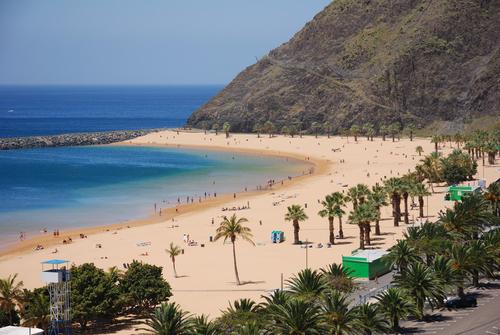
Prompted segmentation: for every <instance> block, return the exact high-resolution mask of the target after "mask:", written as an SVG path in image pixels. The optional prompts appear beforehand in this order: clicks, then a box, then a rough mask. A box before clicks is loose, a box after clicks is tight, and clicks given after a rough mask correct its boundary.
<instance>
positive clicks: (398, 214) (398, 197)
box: [396, 194, 401, 226]
mask: <svg viewBox="0 0 500 335" xmlns="http://www.w3.org/2000/svg"><path fill="white" fill-rule="evenodd" d="M396 217H397V219H398V226H399V221H401V195H399V194H397V195H396Z"/></svg>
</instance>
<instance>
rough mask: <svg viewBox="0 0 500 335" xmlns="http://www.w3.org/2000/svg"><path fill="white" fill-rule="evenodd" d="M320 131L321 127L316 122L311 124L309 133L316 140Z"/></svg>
mask: <svg viewBox="0 0 500 335" xmlns="http://www.w3.org/2000/svg"><path fill="white" fill-rule="evenodd" d="M320 130H321V125H320V124H319V123H318V122H313V123H311V131H312V132H313V133H314V137H315V138H318V132H319V131H320Z"/></svg>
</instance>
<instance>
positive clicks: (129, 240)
mask: <svg viewBox="0 0 500 335" xmlns="http://www.w3.org/2000/svg"><path fill="white" fill-rule="evenodd" d="M118 145H148V146H150V145H155V146H169V147H182V148H187V147H196V148H199V149H206V150H225V151H230V152H251V153H254V154H258V155H280V156H286V157H290V158H294V159H301V160H305V161H308V162H310V163H312V164H314V165H315V169H314V173H312V174H310V175H305V176H303V177H299V178H295V179H293V180H291V181H288V180H287V181H285V182H284V183H283V185H281V184H280V183H278V185H276V186H275V187H273V188H272V189H267V190H263V191H256V192H247V193H245V192H243V193H238V194H236V198H234V196H233V195H232V194H231V195H225V196H219V197H218V198H217V200H210V201H204V202H202V203H195V204H193V205H185V206H181V207H179V208H178V212H176V211H175V208H170V209H169V210H167V212H164V213H165V214H164V215H163V216H162V217H158V216H155V217H151V218H147V219H145V220H142V221H139V222H128V223H124V224H115V225H110V226H107V227H96V228H92V229H85V230H75V231H72V232H61V235H60V238H58V239H56V238H53V237H52V236H42V237H40V238H38V239H36V240H30V241H24V242H19V243H18V244H17V245H16V246H14V247H13V248H12V249H10V250H7V251H5V252H4V253H3V254H2V256H1V257H0V277H6V276H8V275H9V274H12V273H18V274H19V279H20V280H23V281H24V284H25V286H26V287H27V288H34V287H39V286H41V285H42V282H41V279H40V276H39V273H38V269H40V261H42V260H45V259H50V258H54V257H55V255H54V254H52V252H53V250H54V248H57V249H58V253H57V255H56V257H57V258H61V259H67V260H70V261H71V262H72V263H74V264H76V265H79V264H82V263H85V262H93V263H95V264H96V265H97V266H99V267H101V268H104V269H107V268H109V267H112V266H117V267H118V268H122V269H123V263H130V262H131V261H132V260H134V259H136V260H140V261H143V262H147V263H152V264H156V265H160V266H163V268H164V276H165V278H166V279H167V280H168V282H169V283H170V284H171V286H172V289H173V297H172V300H173V301H175V302H177V303H179V304H180V305H181V306H182V308H184V309H186V310H189V311H191V312H193V313H199V314H201V313H205V314H210V315H211V316H217V315H219V313H220V310H221V309H224V308H226V307H227V304H228V301H232V300H234V299H237V298H252V299H256V300H259V298H260V296H261V295H262V294H264V293H265V292H266V291H270V290H273V289H276V288H279V287H280V285H281V277H282V275H283V278H284V279H285V280H286V279H287V278H289V277H290V276H291V275H292V274H294V273H296V272H298V271H299V270H301V269H303V268H304V267H305V265H306V264H305V261H306V260H305V249H303V248H301V247H300V246H297V245H293V244H292V242H293V234H292V232H293V229H292V225H291V223H289V222H286V221H285V220H284V215H285V213H286V208H287V206H289V205H292V204H299V205H301V206H307V208H306V213H307V215H308V216H309V219H308V220H307V221H306V222H304V223H301V230H300V237H301V240H303V241H305V240H308V241H310V242H312V243H313V244H314V246H315V247H314V248H310V249H308V266H309V267H311V268H319V267H322V266H325V265H327V264H330V263H332V262H338V263H339V262H341V257H342V255H349V254H350V253H351V252H352V250H354V249H356V248H357V247H358V245H359V240H358V239H359V236H358V235H359V233H358V228H357V226H354V225H350V224H348V222H347V216H346V217H345V218H344V220H343V221H344V225H343V229H344V235H345V239H342V240H336V242H337V243H336V244H335V245H334V246H332V247H331V248H326V247H323V248H317V247H316V245H317V244H318V243H323V245H325V244H326V243H327V242H328V222H327V220H326V219H324V218H321V217H319V216H318V215H317V213H318V211H319V210H320V207H321V205H320V203H319V200H321V199H323V198H324V196H325V195H327V194H329V193H331V192H333V191H341V192H342V191H345V192H347V189H348V188H349V187H350V186H353V185H356V184H358V183H365V184H367V185H370V186H371V185H374V184H375V183H377V182H381V181H382V180H383V179H384V178H390V177H394V176H396V177H397V176H402V175H403V174H405V173H407V172H408V171H409V170H412V169H413V168H414V166H415V165H416V164H417V163H418V162H419V159H420V157H419V156H418V154H417V153H416V152H415V148H416V147H417V146H419V145H420V146H422V147H423V149H424V154H429V153H430V152H432V151H433V150H434V144H432V143H430V141H429V139H420V138H417V139H414V140H413V141H410V140H409V139H407V138H404V139H401V140H400V141H395V142H392V141H391V140H390V139H388V140H387V141H382V139H380V138H375V139H374V141H368V140H367V139H366V138H364V137H363V138H362V137H359V138H358V142H355V141H354V138H352V137H349V138H346V137H331V138H327V137H326V136H321V137H318V138H315V137H314V136H304V137H302V138H300V137H295V138H290V137H284V136H276V137H272V138H270V137H269V136H267V135H261V136H260V138H259V137H257V135H256V134H231V136H230V137H229V138H225V136H224V134H219V135H217V136H216V135H215V134H213V133H210V134H203V133H198V132H176V131H163V132H158V133H152V134H149V135H146V136H143V137H140V138H136V139H134V140H132V141H130V142H127V143H122V144H118ZM451 150H452V147H450V144H444V146H443V147H442V148H441V151H442V152H444V153H447V152H450V151H451ZM479 164H480V166H479V167H478V171H479V174H480V176H481V177H482V174H483V167H482V166H481V163H480V162H479ZM484 176H485V179H486V180H487V181H488V182H490V181H492V180H494V179H496V178H498V171H497V167H490V166H486V167H485V168H484ZM444 190H445V187H444V185H443V186H438V187H435V191H436V193H434V194H433V195H432V196H430V197H429V198H428V199H425V206H426V208H425V213H426V214H427V213H428V215H429V216H430V220H433V219H435V218H436V216H437V213H438V211H439V210H441V209H443V208H444V207H445V206H451V205H452V203H451V202H446V201H444V193H443V192H444ZM427 200H429V201H428V202H427ZM247 202H248V203H249V204H250V208H249V209H245V210H240V211H234V212H233V211H231V212H227V211H222V207H233V206H234V207H238V206H243V205H246V204H247ZM349 210H350V208H349V207H348V208H347V209H346V212H348V211H349ZM232 213H236V215H238V216H239V217H246V218H247V219H248V221H249V222H248V224H247V226H248V227H250V228H251V229H252V233H253V235H254V238H253V240H254V241H255V246H253V245H251V244H249V243H246V242H244V241H239V242H238V243H237V246H236V252H237V257H238V265H239V271H240V278H241V280H242V281H243V282H244V285H241V286H237V285H236V284H235V278H234V272H233V267H232V266H233V265H232V261H233V260H232V251H231V247H230V245H229V244H223V243H222V242H221V241H217V242H210V237H211V236H214V235H215V229H216V228H217V226H218V223H219V222H220V221H221V219H222V217H223V216H224V215H231V214H232ZM417 216H418V209H417V208H416V209H412V210H411V212H410V221H412V220H413V219H415V218H417ZM172 219H173V221H172ZM212 219H214V224H212ZM405 229H406V227H405V225H404V224H401V225H400V227H394V226H393V222H392V219H391V212H390V206H388V207H385V208H383V209H382V221H381V231H382V235H381V236H379V237H375V238H373V243H372V246H373V247H376V248H388V247H390V246H391V245H393V244H394V243H395V242H396V240H397V239H398V238H400V237H401V236H402V233H403V232H404V230H405ZM273 230H282V231H284V232H285V236H286V241H285V242H283V243H281V244H273V243H271V240H270V234H271V231H273ZM335 231H336V232H338V221H337V220H335ZM79 233H84V234H86V235H88V238H84V239H80V238H78V236H77V235H78V234H79ZM184 234H189V235H190V238H191V239H193V240H195V241H197V242H198V245H197V246H188V245H186V244H185V243H184V242H183V235H184ZM69 235H71V236H73V242H72V243H70V244H64V245H63V244H61V240H62V237H65V236H69ZM74 236H76V238H75V237H74ZM139 242H147V243H146V244H145V246H138V245H137V244H138V243H139ZM170 242H174V243H175V244H177V245H179V246H181V247H182V248H184V250H185V252H184V254H183V255H181V256H179V257H178V258H177V261H176V264H177V272H178V274H179V278H174V276H173V272H172V265H171V263H170V260H169V258H168V256H167V254H166V252H165V248H167V246H168V245H169V243H170ZM38 243H41V244H44V246H45V249H44V250H40V251H33V247H34V246H35V245H36V244H38ZM202 244H203V245H204V246H203V247H202V246H201V245H202ZM97 245H101V247H100V248H98V247H96V246H97ZM146 254H147V256H145V255H146Z"/></svg>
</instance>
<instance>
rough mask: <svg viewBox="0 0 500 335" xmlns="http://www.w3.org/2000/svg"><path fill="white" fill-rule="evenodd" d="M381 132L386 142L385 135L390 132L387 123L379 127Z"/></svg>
mask: <svg viewBox="0 0 500 335" xmlns="http://www.w3.org/2000/svg"><path fill="white" fill-rule="evenodd" d="M379 133H380V135H382V141H384V142H385V137H386V136H387V134H388V133H389V128H388V127H387V125H385V124H383V125H381V126H380V128H379Z"/></svg>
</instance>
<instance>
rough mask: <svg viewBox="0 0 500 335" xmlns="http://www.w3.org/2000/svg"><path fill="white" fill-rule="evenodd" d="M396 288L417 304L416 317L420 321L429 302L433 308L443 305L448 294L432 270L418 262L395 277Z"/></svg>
mask: <svg viewBox="0 0 500 335" xmlns="http://www.w3.org/2000/svg"><path fill="white" fill-rule="evenodd" d="M394 282H395V284H396V287H400V288H401V289H403V290H405V291H406V293H407V294H408V295H409V296H411V297H413V299H414V300H415V304H416V315H417V317H418V318H419V319H422V318H423V316H424V303H425V302H426V301H427V302H428V303H429V304H430V306H431V307H434V306H437V305H439V304H441V303H442V301H443V300H444V298H445V297H446V294H445V292H444V289H443V286H442V285H441V282H440V280H439V279H438V278H437V277H436V275H435V273H434V272H433V271H432V269H431V268H429V267H427V266H426V265H425V264H423V263H420V262H416V263H412V264H410V265H409V266H408V268H407V269H406V270H404V271H402V272H401V273H398V274H397V275H396V276H395V277H394Z"/></svg>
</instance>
